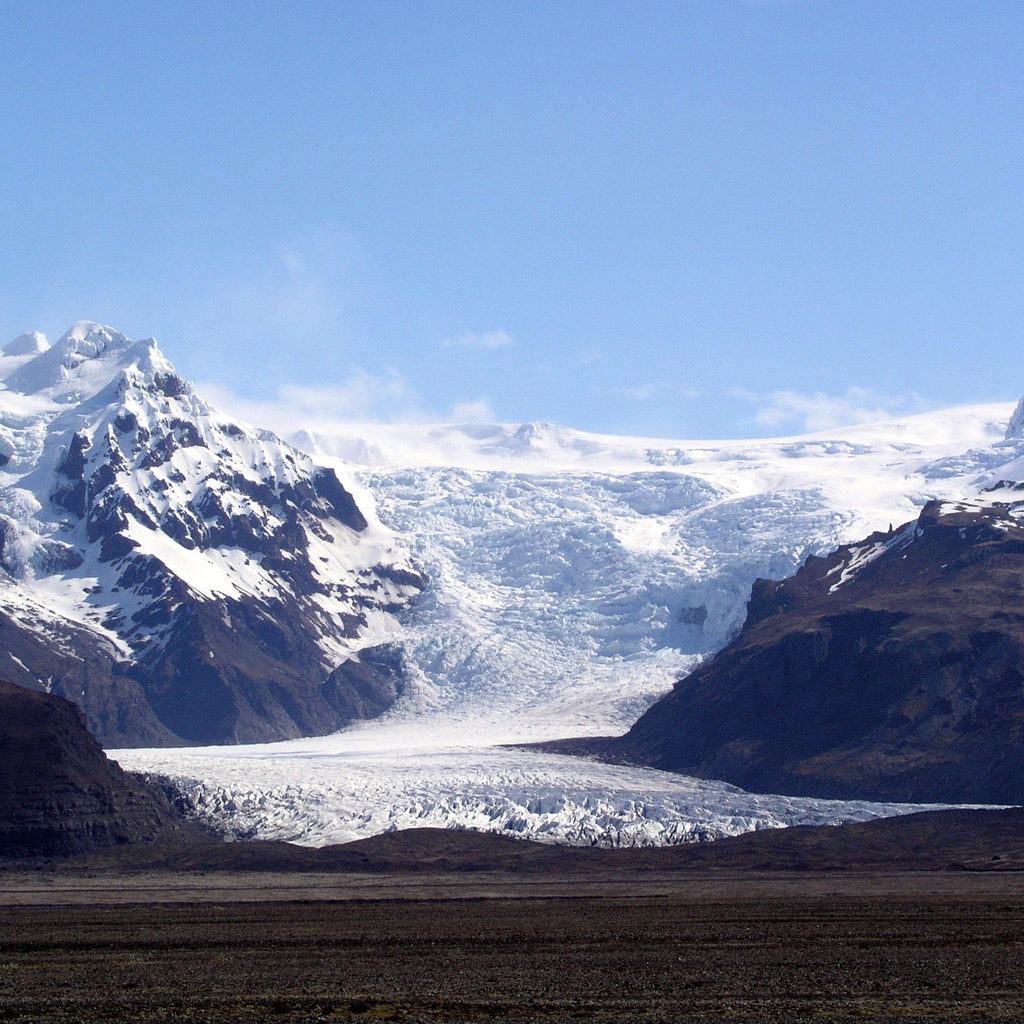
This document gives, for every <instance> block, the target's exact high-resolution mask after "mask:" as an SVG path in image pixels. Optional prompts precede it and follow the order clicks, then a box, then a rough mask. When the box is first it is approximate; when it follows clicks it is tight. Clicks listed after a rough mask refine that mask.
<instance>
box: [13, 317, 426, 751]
mask: <svg viewBox="0 0 1024 1024" xmlns="http://www.w3.org/2000/svg"><path fill="white" fill-rule="evenodd" d="M0 377H2V379H3V386H2V387H0V454H2V455H3V456H4V458H5V460H6V461H5V462H4V464H3V466H2V468H0V569H2V570H3V573H2V575H0V634H3V635H0V671H3V672H4V673H5V675H7V677H8V678H10V679H12V680H13V681H15V682H17V683H19V684H22V685H26V686H33V687H36V688H45V689H48V690H50V691H52V692H56V693H61V694H63V695H65V696H67V697H68V698H69V699H71V700H74V701H75V702H76V703H78V704H80V705H81V706H82V707H83V709H84V710H85V712H86V715H87V718H88V722H89V725H90V727H91V728H92V729H93V730H94V732H95V733H96V735H97V736H99V737H100V739H101V740H102V741H103V742H104V743H105V744H107V745H114V746H129V745H143V744H145V745H149V744H156V743H181V742H187V743H221V742H259V741H267V740H275V739H283V738H288V737H294V736H298V735H309V734H311V733H324V732H330V731H333V730H335V729H338V728H340V727H341V726H343V725H346V724H348V723H349V722H351V721H352V720H353V719H355V718H360V717H370V716H373V715H376V714H379V713H380V712H381V711H383V710H384V709H385V708H386V707H388V705H389V704H390V703H391V702H393V701H394V699H395V697H396V695H397V693H398V689H399V687H400V685H401V672H400V671H395V670H394V668H393V662H394V660H395V659H394V656H393V655H392V654H391V653H385V654H383V655H382V654H381V652H377V653H374V648H376V647H378V646H381V645H384V650H385V652H390V651H391V648H390V647H388V646H387V645H388V644H389V643H390V642H391V641H393V640H394V639H396V637H397V636H398V635H399V629H398V625H397V621H396V619H395V615H396V613H397V612H399V611H400V610H401V609H402V608H404V607H405V605H406V604H408V602H409V601H410V600H411V599H412V598H413V597H414V596H415V595H416V594H417V593H418V592H419V590H420V589H421V588H422V586H423V581H422V580H421V579H420V577H419V576H418V575H417V574H416V572H415V571H414V569H413V568H412V566H411V565H410V563H409V560H408V556H407V555H406V554H405V552H404V551H403V550H402V549H401V548H400V546H399V545H398V543H397V540H396V538H395V537H394V536H393V535H391V534H390V533H389V532H388V531H386V530H385V529H384V528H383V527H381V526H380V524H379V523H378V522H375V521H374V522H370V521H369V520H368V519H367V517H366V516H365V515H364V513H363V511H362V510H361V509H360V508H359V507H358V505H357V503H356V501H355V499H354V497H353V496H352V494H351V493H350V492H349V491H348V490H347V489H346V487H345V486H344V485H343V483H342V481H341V480H340V479H339V477H338V475H337V472H336V471H335V469H333V468H330V467H327V466H321V465H316V464H315V463H313V461H312V460H311V459H310V458H309V457H308V456H306V455H303V454H302V453H301V452H298V451H297V450H295V449H293V448H291V447H289V446H288V445H286V444H284V443H283V442H282V441H280V440H279V439H278V438H276V437H275V436H274V435H273V434H271V433H269V432H267V431H260V430H253V429H252V428H250V427H248V426H246V425H245V424H242V423H239V422H237V421H235V420H233V419H231V418H230V417H229V416H226V415H224V414H222V413H219V412H218V411H217V410H215V409H213V408H211V407H210V406H209V405H207V404H206V403H205V402H204V401H203V400H202V399H201V398H199V397H198V396H197V395H196V394H195V393H194V392H193V389H192V387H191V385H190V384H189V383H188V382H187V381H185V380H182V379H181V378H180V377H179V376H178V375H177V374H176V373H175V371H174V368H173V367H172V366H171V365H170V363H168V362H167V360H166V359H165V358H164V357H163V355H162V354H161V353H160V351H159V349H158V348H157V346H156V343H155V342H153V341H152V340H146V341H138V342H132V341H130V340H129V339H128V338H126V337H124V335H121V334H118V333H117V332H116V331H112V330H111V329H110V328H108V327H102V326H100V325H98V324H91V323H82V324H76V325H75V326H74V327H73V328H72V329H71V330H70V331H69V332H68V333H67V334H66V335H65V336H64V337H63V338H62V339H61V340H60V341H59V342H58V343H57V344H56V345H55V346H53V347H52V348H47V347H46V345H45V340H44V339H42V338H41V336H39V335H33V336H28V337H27V340H26V337H23V338H19V339H16V341H15V342H14V343H12V344H11V345H9V346H8V347H7V348H6V349H4V350H3V353H2V355H0ZM5 638H6V639H5ZM380 663H386V664H387V665H388V667H387V669H386V670H384V671H377V670H376V669H375V668H374V666H375V665H377V664H380Z"/></svg>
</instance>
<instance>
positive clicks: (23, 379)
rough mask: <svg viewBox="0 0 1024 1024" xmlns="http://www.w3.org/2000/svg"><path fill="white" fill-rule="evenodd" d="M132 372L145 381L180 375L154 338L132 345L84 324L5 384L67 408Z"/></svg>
mask: <svg viewBox="0 0 1024 1024" xmlns="http://www.w3.org/2000/svg"><path fill="white" fill-rule="evenodd" d="M22 337H26V336H25V335H23V336H22ZM39 337H42V335H39ZM19 340H20V339H15V341H19ZM12 344H14V343H13V342H12ZM8 354H12V353H8ZM133 368H134V369H136V370H138V371H139V372H140V373H141V374H143V375H144V376H153V377H156V376H157V375H160V376H175V373H174V367H173V366H172V365H171V364H170V363H169V362H168V361H167V359H166V358H165V357H164V355H163V353H162V352H161V351H160V349H159V348H158V346H157V343H156V341H154V339H152V338H145V339H143V340H142V341H132V340H131V339H130V338H128V337H127V336H126V335H124V334H121V333H120V332H119V331H115V330H114V329H113V328H112V327H108V326H106V325H105V324H98V323H94V322H93V321H91V320H79V321H78V322H77V323H75V324H72V326H71V328H70V329H69V330H68V331H67V332H66V333H65V334H64V335H63V336H62V337H61V339H60V340H59V341H58V342H57V344H56V345H54V346H53V347H52V348H46V349H40V350H39V352H38V354H37V355H36V356H35V357H34V358H31V359H29V361H28V362H25V363H23V364H22V365H21V366H20V367H19V368H18V369H17V370H15V371H14V372H13V373H11V374H10V375H9V376H8V377H7V379H6V381H5V383H6V385H7V388H8V390H10V391H16V392H19V393H20V394H24V395H31V394H43V395H46V397H49V398H51V399H52V400H53V401H56V402H60V403H62V404H66V403H71V402H80V401H83V400H84V399H87V398H91V397H92V396H93V395H96V394H98V393H99V392H100V391H102V390H103V389H104V388H106V387H107V386H108V385H109V384H110V383H111V382H112V381H114V380H116V379H117V378H118V377H119V376H121V375H122V374H123V373H124V372H125V371H130V370H131V369H133Z"/></svg>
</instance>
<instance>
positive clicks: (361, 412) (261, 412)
mask: <svg viewBox="0 0 1024 1024" xmlns="http://www.w3.org/2000/svg"><path fill="white" fill-rule="evenodd" d="M196 390H197V391H198V392H199V394H201V395H202V396H203V397H204V398H206V399H207V400H208V401H209V402H210V403H211V404H212V405H214V406H216V407H217V408H219V409H223V410H224V411H225V412H227V413H230V414H231V415H232V416H237V417H238V418H239V419H241V420H245V421H246V422H247V423H252V424H254V425H256V426H260V427H269V428H270V429H272V430H275V431H277V432H278V433H279V434H283V435H288V434H291V433H293V432H294V431H296V430H309V431H322V432H328V431H329V429H330V428H331V426H332V425H335V424H340V423H355V422H361V423H362V422H385V423H394V422H408V421H415V420H425V419H429V418H430V417H429V416H428V415H427V413H426V412H425V410H424V409H423V408H422V406H421V404H420V400H419V397H418V396H417V394H416V392H415V391H414V389H413V388H412V387H411V386H410V385H409V383H408V382H407V381H406V380H405V379H404V378H403V377H401V376H400V375H399V374H397V373H394V372H392V373H389V374H386V375H383V376H377V375H374V374H370V373H367V372H366V371H364V370H354V371H353V372H352V374H351V375H350V376H349V377H348V379H347V380H344V381H342V382H340V383H338V384H326V385H318V386H308V385H300V384H282V385H281V387H280V388H279V389H278V391H277V394H276V395H275V396H274V397H272V398H268V399H250V398H243V397H241V396H240V395H237V394H235V393H234V392H233V391H230V390H229V389H227V388H223V387H220V386H219V385H216V384H206V383H198V384H197V385H196Z"/></svg>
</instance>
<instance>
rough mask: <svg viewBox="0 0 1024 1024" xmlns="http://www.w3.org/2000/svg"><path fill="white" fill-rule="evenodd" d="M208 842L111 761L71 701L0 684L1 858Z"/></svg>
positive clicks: (148, 789) (69, 854) (194, 826)
mask: <svg viewBox="0 0 1024 1024" xmlns="http://www.w3.org/2000/svg"><path fill="white" fill-rule="evenodd" d="M209 838H211V837H210V836H209V835H208V834H207V833H206V832H205V830H202V829H200V828H199V826H197V825H195V824H193V823H191V822H187V821H185V819H183V818H181V817H179V816H178V815H176V814H175V813H174V812H173V811H172V809H171V807H170V806H169V805H168V803H167V801H166V800H165V799H164V798H163V797H162V795H161V794H160V793H159V792H157V791H154V790H151V789H150V788H149V787H148V786H145V785H144V784H142V783H141V782H139V781H138V780H137V779H134V778H132V777H131V776H130V775H127V774H126V773H125V772H123V771H121V769H120V768H119V767H118V765H117V764H116V763H115V762H113V761H110V760H108V759H107V757H106V756H105V755H104V753H103V750H102V749H101V747H100V745H99V743H97V741H96V740H95V739H94V738H93V737H92V736H91V735H90V733H89V731H88V729H86V726H85V719H84V717H83V715H82V712H81V711H80V710H79V709H78V708H77V707H75V706H74V705H73V704H71V703H70V701H66V700H64V699H63V698H61V697H53V696H50V695H48V694H45V693H39V692H34V691H31V690H26V689H25V688H23V687H20V686H13V685H11V684H10V683H6V682H0V859H25V858H36V857H66V856H71V855H73V854H80V853H89V852H92V851H94V850H98V849H102V848H104V847H109V846H119V845H123V844H127V843H153V842H169V841H175V842H181V841H188V840H192V839H196V840H198V839H209Z"/></svg>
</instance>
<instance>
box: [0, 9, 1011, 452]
mask: <svg viewBox="0 0 1024 1024" xmlns="http://www.w3.org/2000/svg"><path fill="white" fill-rule="evenodd" d="M0 26H2V34H0V43H2V54H0V57H2V60H0V83H2V85H0V139H2V145H0V195H2V196H3V203H2V204H0V243H2V245H3V250H4V257H3V260H2V261H0V331H2V333H3V336H4V338H7V337H14V336H15V335H17V334H19V333H21V332H22V331H25V330H30V329H38V330H43V331H45V332H46V333H47V334H49V335H50V336H51V337H54V336H57V335H59V334H60V333H61V332H62V331H63V330H64V329H65V328H66V327H67V326H69V325H70V323H71V322H72V321H74V320H77V319H94V320H100V321H103V322H106V323H110V324H112V325H113V326H115V327H117V328H119V329H120V330H122V331H124V332H125V333H127V334H129V335H131V336H132V337H144V336H150V335H152V336H155V337H157V338H158V339H159V341H160V343H161V346H162V348H163V350H164V351H165V353H166V354H167V356H168V357H169V358H170V359H171V361H172V362H174V363H175V365H176V366H177V367H178V368H179V370H180V371H181V372H182V373H184V374H185V375H186V376H188V377H191V378H192V379H194V380H197V381H200V382H206V383H208V384H209V385H210V386H211V387H213V388H215V390H216V391H217V393H218V394H219V395H221V396H223V394H224V393H225V392H233V393H235V394H237V395H238V396H240V397H241V398H244V399H248V400H251V401H261V402H274V401H279V402H282V403H284V404H286V405H289V407H290V408H293V409H295V410H297V414H298V415H300V416H301V415H302V410H303V409H304V408H305V409H308V410H309V411H310V413H313V412H323V411H324V410H329V411H331V412H332V413H333V414H335V415H339V416H342V417H351V418H360V419H362V418H370V419H373V418H424V419H451V418H455V419H470V418H496V419H499V420H502V421H513V422H517V421H525V420H547V421H552V422H558V423H563V424H566V425H569V426H575V427H578V428H581V429H590V430H599V431H608V432H614V433H637V434H646V435H658V436H669V437H727V436H744V435H754V434H773V433H787V432H792V431H795V430H798V429H801V428H803V427H805V426H821V425H828V424H829V423H831V422H836V423H839V422H843V421H849V420H855V419H858V418H862V417H864V416H870V415H877V414H879V413H885V412H904V411H914V410H917V409H922V408H927V407H936V406H943V405H951V404H957V403H961V402H974V401H1003V400H1006V401H1010V400H1015V399H1017V398H1018V397H1020V395H1021V394H1024V366H1022V362H1021V359H1020V357H1019V353H1020V350H1021V338H1022V335H1024V290H1022V287H1021V277H1022V274H1021V271H1022V256H1024V223H1022V221H1024V201H1022V195H1024V190H1022V181H1024V179H1022V170H1021V169H1022V168H1024V129H1022V125H1024V72H1022V70H1021V68H1022V65H1021V54H1022V53H1024V4H1020V3H1019V2H1016V0H1007V2H985V0H972V2H966V0H965V2H942V0H933V2H918V0H914V2H909V3H902V2H898V0H879V2H874V0H856V2H854V0H850V2H847V3H844V2H811V0H791V2H785V0H761V2H753V0H704V2H699V3H686V2H678V3H660V2H656V0H647V2H643V3H626V2H623V3H599V2H593V0H592V2H587V3H575V2H553V0H545V2H540V3H533V2H528V0H520V2H515V3H503V2H500V0H488V2H483V0H478V2H473V3H445V2H432V0H423V2H418V3H412V2H408V3H397V2H375V3H370V2H363V3H343V2H335V3H313V2H308V3H296V2H286V0H279V2H276V3H274V4H255V3H253V4H248V3H241V2H238V3H227V2H210V0H206V2H203V3H191V2H171V3H167V4H149V3H134V2H132V3H120V2H116V0H107V2H103V3H86V2H77V3H76V2H65V3H48V2H43V0H33V2H32V3H31V4H29V3H22V2H20V0H17V2H16V0H0Z"/></svg>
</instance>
